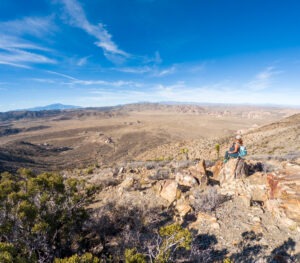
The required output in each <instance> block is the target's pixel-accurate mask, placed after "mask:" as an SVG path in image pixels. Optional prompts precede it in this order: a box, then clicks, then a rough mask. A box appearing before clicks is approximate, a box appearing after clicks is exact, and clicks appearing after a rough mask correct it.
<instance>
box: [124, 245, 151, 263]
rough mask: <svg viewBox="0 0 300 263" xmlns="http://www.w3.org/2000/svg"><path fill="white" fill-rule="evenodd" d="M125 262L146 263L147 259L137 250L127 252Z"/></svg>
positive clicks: (127, 250)
mask: <svg viewBox="0 0 300 263" xmlns="http://www.w3.org/2000/svg"><path fill="white" fill-rule="evenodd" d="M125 262H126V263H146V262H147V261H146V257H145V256H144V255H143V254H141V253H138V252H137V249H136V248H132V249H126V250H125Z"/></svg>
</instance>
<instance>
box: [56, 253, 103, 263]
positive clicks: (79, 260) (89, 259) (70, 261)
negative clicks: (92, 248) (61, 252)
mask: <svg viewBox="0 0 300 263" xmlns="http://www.w3.org/2000/svg"><path fill="white" fill-rule="evenodd" d="M99 262H100V259H99V258H97V257H94V256H93V255H92V254H91V253H85V254H83V255H82V256H78V255H73V256H71V257H68V258H64V259H59V258H56V259H55V260H54V263H99Z"/></svg>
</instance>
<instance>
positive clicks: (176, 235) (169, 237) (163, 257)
mask: <svg viewBox="0 0 300 263" xmlns="http://www.w3.org/2000/svg"><path fill="white" fill-rule="evenodd" d="M191 242H192V235H191V233H190V232H189V230H188V229H185V228H183V227H182V226H180V225H178V224H171V225H167V226H163V227H161V228H160V229H159V235H158V236H157V238H156V240H155V244H154V245H153V244H152V245H150V246H149V247H148V249H149V257H150V259H151V262H152V259H153V260H154V262H155V263H167V262H174V261H175V259H174V258H173V256H174V254H175V252H176V251H177V250H178V249H181V248H182V249H185V250H190V249H191Z"/></svg>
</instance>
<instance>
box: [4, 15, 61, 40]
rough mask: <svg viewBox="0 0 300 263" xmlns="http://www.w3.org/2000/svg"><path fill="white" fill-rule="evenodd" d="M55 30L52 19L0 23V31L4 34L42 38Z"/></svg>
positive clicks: (36, 18)
mask: <svg viewBox="0 0 300 263" xmlns="http://www.w3.org/2000/svg"><path fill="white" fill-rule="evenodd" d="M55 30H56V26H55V24H54V23H53V17H52V16H48V17H25V18H22V19H17V20H12V21H5V22H0V31H1V32H3V33H5V34H12V33H13V34H14V35H18V36H19V35H33V36H36V37H42V36H45V35H48V34H50V33H52V32H53V31H55Z"/></svg>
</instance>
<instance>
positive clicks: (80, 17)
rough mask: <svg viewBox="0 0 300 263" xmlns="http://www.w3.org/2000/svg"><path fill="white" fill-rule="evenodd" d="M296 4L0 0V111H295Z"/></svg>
mask: <svg viewBox="0 0 300 263" xmlns="http://www.w3.org/2000/svg"><path fill="white" fill-rule="evenodd" d="M299 12H300V2H299V1H298V0H285V1H279V0H278V1H277V0H243V1H241V0H184V1H183V0H26V1H24V0H1V1H0V111H7V110H13V109H20V108H27V107H34V106H40V105H46V104H52V103H64V104H72V105H78V106H107V105H115V104H123V103H132V102H140V101H152V102H157V101H182V102H216V103H257V104H282V105H298V106H299V105H300V85H299V83H300V31H299V30H300V15H299Z"/></svg>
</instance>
